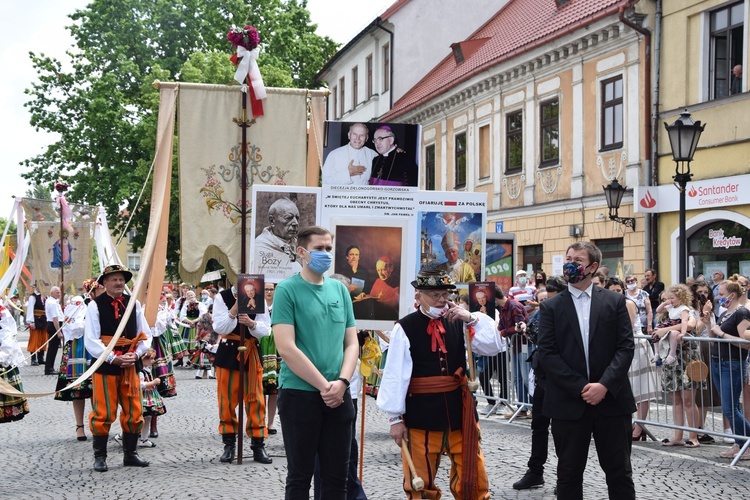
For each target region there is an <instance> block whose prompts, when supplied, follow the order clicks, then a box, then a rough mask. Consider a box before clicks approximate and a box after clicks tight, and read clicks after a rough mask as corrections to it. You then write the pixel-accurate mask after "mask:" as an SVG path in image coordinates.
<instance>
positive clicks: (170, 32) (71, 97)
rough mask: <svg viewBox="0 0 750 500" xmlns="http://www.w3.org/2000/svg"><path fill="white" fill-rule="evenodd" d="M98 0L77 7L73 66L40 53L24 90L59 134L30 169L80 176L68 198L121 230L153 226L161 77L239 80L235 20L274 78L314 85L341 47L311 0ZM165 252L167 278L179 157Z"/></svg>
mask: <svg viewBox="0 0 750 500" xmlns="http://www.w3.org/2000/svg"><path fill="white" fill-rule="evenodd" d="M252 9H253V10H252V11H251V12H250V13H248V6H247V3H246V2H244V1H242V0H169V1H167V0H93V1H92V2H91V3H90V4H89V5H88V6H87V7H86V8H85V9H83V10H78V11H76V12H74V13H73V14H71V15H70V18H71V20H72V21H73V24H72V25H71V26H69V27H68V29H69V30H70V32H71V33H72V35H73V37H74V39H75V44H74V47H71V49H70V50H69V51H68V55H69V57H70V58H71V61H72V69H71V70H70V71H65V70H63V67H62V64H61V62H60V61H59V60H57V59H54V58H50V57H47V56H45V55H44V54H35V53H30V57H31V60H32V63H33V65H34V67H35V69H36V72H37V75H38V80H37V81H36V82H32V84H31V87H30V88H28V89H27V90H26V93H27V94H28V95H29V96H30V100H29V102H27V103H26V107H27V108H28V109H29V111H30V113H31V124H32V125H33V126H34V127H36V128H37V129H42V130H46V131H48V132H54V133H55V134H56V135H57V136H58V137H59V139H58V140H57V141H56V142H54V143H52V144H50V145H49V146H48V147H47V148H46V150H45V151H44V152H43V153H42V154H40V155H38V156H35V157H33V158H29V159H27V160H25V161H24V162H22V165H24V166H25V167H27V168H28V170H27V172H25V173H24V174H22V175H23V177H24V178H26V179H28V180H30V181H32V182H35V183H37V184H40V185H43V186H50V185H52V184H53V183H54V182H55V181H56V180H57V178H58V177H62V178H64V179H66V180H67V182H68V183H69V184H70V190H69V191H68V192H67V193H66V195H67V196H66V197H67V198H68V200H69V201H70V202H75V203H86V204H97V203H100V204H102V205H103V206H104V207H105V209H106V210H107V214H108V216H109V220H110V221H111V224H112V225H113V229H114V231H115V232H116V233H122V232H124V231H125V229H126V228H125V222H126V221H127V217H125V216H123V214H128V213H133V211H134V210H135V212H134V216H133V221H132V225H131V227H129V228H127V229H137V231H138V236H137V237H136V238H135V240H134V242H133V243H134V246H135V247H136V248H139V247H141V246H142V245H143V243H144V241H145V236H146V234H147V233H148V227H147V226H148V217H149V212H150V206H149V203H148V200H149V199H150V192H151V186H150V180H149V181H148V183H147V185H146V187H145V188H146V189H145V193H144V195H143V199H142V202H141V204H140V205H139V206H138V207H136V206H135V205H136V201H137V198H138V195H139V193H140V192H141V189H142V188H143V184H144V181H145V179H146V177H147V173H148V171H149V168H150V166H151V162H152V159H153V155H154V148H155V140H156V121H157V112H158V103H159V94H158V91H157V90H156V89H154V88H153V86H152V82H153V81H154V80H156V79H158V80H162V81H191V82H205V83H220V84H231V83H233V79H232V75H233V73H234V68H233V66H232V65H231V63H230V62H229V61H228V58H229V56H230V54H231V52H232V46H231V44H230V43H229V42H228V41H227V40H226V34H227V31H228V30H229V28H230V27H231V26H232V24H237V25H243V24H245V21H246V20H247V22H248V24H252V25H254V26H255V27H256V28H257V29H258V32H259V33H260V36H261V52H260V57H259V61H258V63H259V66H260V69H261V73H262V74H263V75H264V79H265V81H266V84H267V85H269V86H286V87H298V88H306V87H308V86H311V85H312V83H313V79H314V75H315V73H316V72H317V71H318V69H319V68H321V67H322V66H323V64H324V63H325V61H327V60H328V59H329V58H330V57H331V56H332V55H333V53H334V52H335V50H336V44H335V42H333V40H331V39H330V38H327V37H325V38H324V37H320V36H318V35H316V34H315V29H316V26H315V25H314V24H312V23H311V22H310V15H309V12H308V11H307V2H306V1H305V0H255V1H253V2H252ZM235 84H236V83H235ZM173 172H174V175H173V179H172V193H173V196H172V203H171V207H172V210H171V216H170V231H169V241H168V250H167V252H168V253H167V260H168V262H169V265H170V266H169V268H168V275H171V276H176V274H177V273H176V265H177V262H178V258H179V253H178V252H177V250H178V249H179V225H178V214H177V207H178V202H177V162H176V161H175V165H174V169H173Z"/></svg>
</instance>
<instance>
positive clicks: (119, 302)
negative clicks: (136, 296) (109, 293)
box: [112, 297, 125, 319]
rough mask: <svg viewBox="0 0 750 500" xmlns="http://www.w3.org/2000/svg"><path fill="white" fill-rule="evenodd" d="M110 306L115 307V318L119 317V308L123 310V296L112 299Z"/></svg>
mask: <svg viewBox="0 0 750 500" xmlns="http://www.w3.org/2000/svg"><path fill="white" fill-rule="evenodd" d="M112 307H113V308H114V309H115V319H120V308H122V312H125V297H118V298H116V299H112Z"/></svg>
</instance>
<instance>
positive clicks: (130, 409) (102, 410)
mask: <svg viewBox="0 0 750 500" xmlns="http://www.w3.org/2000/svg"><path fill="white" fill-rule="evenodd" d="M91 386H92V389H93V395H92V396H91V414H90V415H89V428H90V429H91V434H93V435H94V436H106V435H108V434H109V428H110V426H111V425H112V422H114V421H115V418H116V417H117V405H118V404H119V405H120V407H121V408H122V411H120V426H121V427H122V432H124V433H128V434H138V433H140V432H141V429H142V428H143V406H142V402H141V381H140V380H139V378H138V374H137V373H136V371H135V370H134V369H131V370H123V371H122V374H121V375H104V374H102V373H94V374H93V375H92V376H91ZM133 388H135V389H136V390H135V393H136V395H132V393H133Z"/></svg>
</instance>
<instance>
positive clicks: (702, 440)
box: [698, 434, 716, 444]
mask: <svg viewBox="0 0 750 500" xmlns="http://www.w3.org/2000/svg"><path fill="white" fill-rule="evenodd" d="M698 442H699V443H702V444H710V443H715V442H716V440H715V439H714V438H713V437H711V436H709V435H708V434H703V435H702V436H698Z"/></svg>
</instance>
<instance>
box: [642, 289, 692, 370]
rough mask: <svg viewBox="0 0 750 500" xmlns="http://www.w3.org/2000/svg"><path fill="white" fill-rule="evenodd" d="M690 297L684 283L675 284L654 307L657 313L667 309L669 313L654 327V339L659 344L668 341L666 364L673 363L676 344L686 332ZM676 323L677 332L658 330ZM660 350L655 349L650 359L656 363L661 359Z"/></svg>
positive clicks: (675, 359)
mask: <svg viewBox="0 0 750 500" xmlns="http://www.w3.org/2000/svg"><path fill="white" fill-rule="evenodd" d="M691 298H692V297H691V294H690V291H689V290H688V289H687V287H685V285H675V286H672V287H670V288H669V289H668V290H667V301H666V302H662V303H661V304H659V307H657V308H656V311H657V313H660V312H663V311H667V313H668V314H669V317H668V319H667V320H666V321H664V322H662V323H660V324H658V325H657V326H656V328H655V329H654V340H658V341H659V344H660V346H661V343H662V342H669V355H668V356H667V358H666V359H665V360H664V363H665V364H667V365H673V364H674V363H675V362H676V361H677V357H676V353H677V344H678V343H679V342H680V341H681V340H682V338H683V337H684V336H685V335H686V334H687V328H688V319H689V318H690V300H691ZM677 325H679V326H680V330H679V333H677V331H676V330H669V331H666V333H665V332H664V330H662V331H659V330H661V329H664V328H669V327H671V326H677ZM664 350H666V349H664ZM660 351H661V348H659V349H656V354H654V357H653V359H652V360H651V361H653V362H654V363H657V362H658V361H659V360H660V359H661V353H660Z"/></svg>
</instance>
